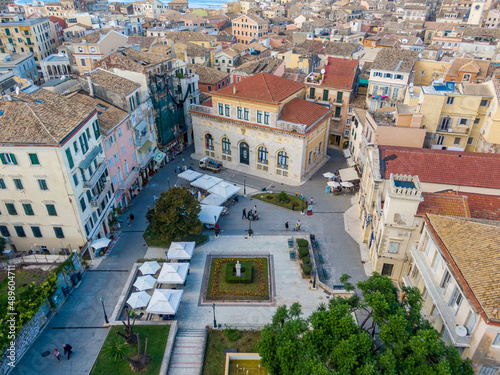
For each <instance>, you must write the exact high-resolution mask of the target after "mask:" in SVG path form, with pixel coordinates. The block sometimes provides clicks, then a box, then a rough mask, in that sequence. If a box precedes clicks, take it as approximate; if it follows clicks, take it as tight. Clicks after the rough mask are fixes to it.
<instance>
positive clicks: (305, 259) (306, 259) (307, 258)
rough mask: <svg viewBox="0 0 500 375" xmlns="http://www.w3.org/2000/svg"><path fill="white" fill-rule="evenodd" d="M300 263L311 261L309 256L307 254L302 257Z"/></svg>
mask: <svg viewBox="0 0 500 375" xmlns="http://www.w3.org/2000/svg"><path fill="white" fill-rule="evenodd" d="M302 263H304V264H309V263H311V258H310V257H309V255H308V256H305V257H304V258H302Z"/></svg>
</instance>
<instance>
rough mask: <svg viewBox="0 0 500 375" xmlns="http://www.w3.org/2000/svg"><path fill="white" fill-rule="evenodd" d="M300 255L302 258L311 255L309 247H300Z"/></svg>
mask: <svg viewBox="0 0 500 375" xmlns="http://www.w3.org/2000/svg"><path fill="white" fill-rule="evenodd" d="M299 255H300V257H301V258H304V257H305V256H308V255H309V249H308V248H307V247H299Z"/></svg>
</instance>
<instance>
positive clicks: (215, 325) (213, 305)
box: [212, 303, 217, 328]
mask: <svg viewBox="0 0 500 375" xmlns="http://www.w3.org/2000/svg"><path fill="white" fill-rule="evenodd" d="M212 309H213V310H214V328H217V321H216V320H215V303H212Z"/></svg>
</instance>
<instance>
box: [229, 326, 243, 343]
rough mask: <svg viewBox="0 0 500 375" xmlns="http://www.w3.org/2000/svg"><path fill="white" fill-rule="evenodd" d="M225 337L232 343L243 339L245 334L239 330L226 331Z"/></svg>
mask: <svg viewBox="0 0 500 375" xmlns="http://www.w3.org/2000/svg"><path fill="white" fill-rule="evenodd" d="M224 336H226V337H227V338H228V339H229V340H230V341H236V340H239V339H241V337H242V336H243V333H241V331H240V330H239V329H225V330H224Z"/></svg>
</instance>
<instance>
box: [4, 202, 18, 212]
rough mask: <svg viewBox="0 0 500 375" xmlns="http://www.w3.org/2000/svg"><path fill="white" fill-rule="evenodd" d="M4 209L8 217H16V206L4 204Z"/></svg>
mask: <svg viewBox="0 0 500 375" xmlns="http://www.w3.org/2000/svg"><path fill="white" fill-rule="evenodd" d="M5 207H6V208H7V212H8V213H9V215H17V210H16V206H14V203H5Z"/></svg>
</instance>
